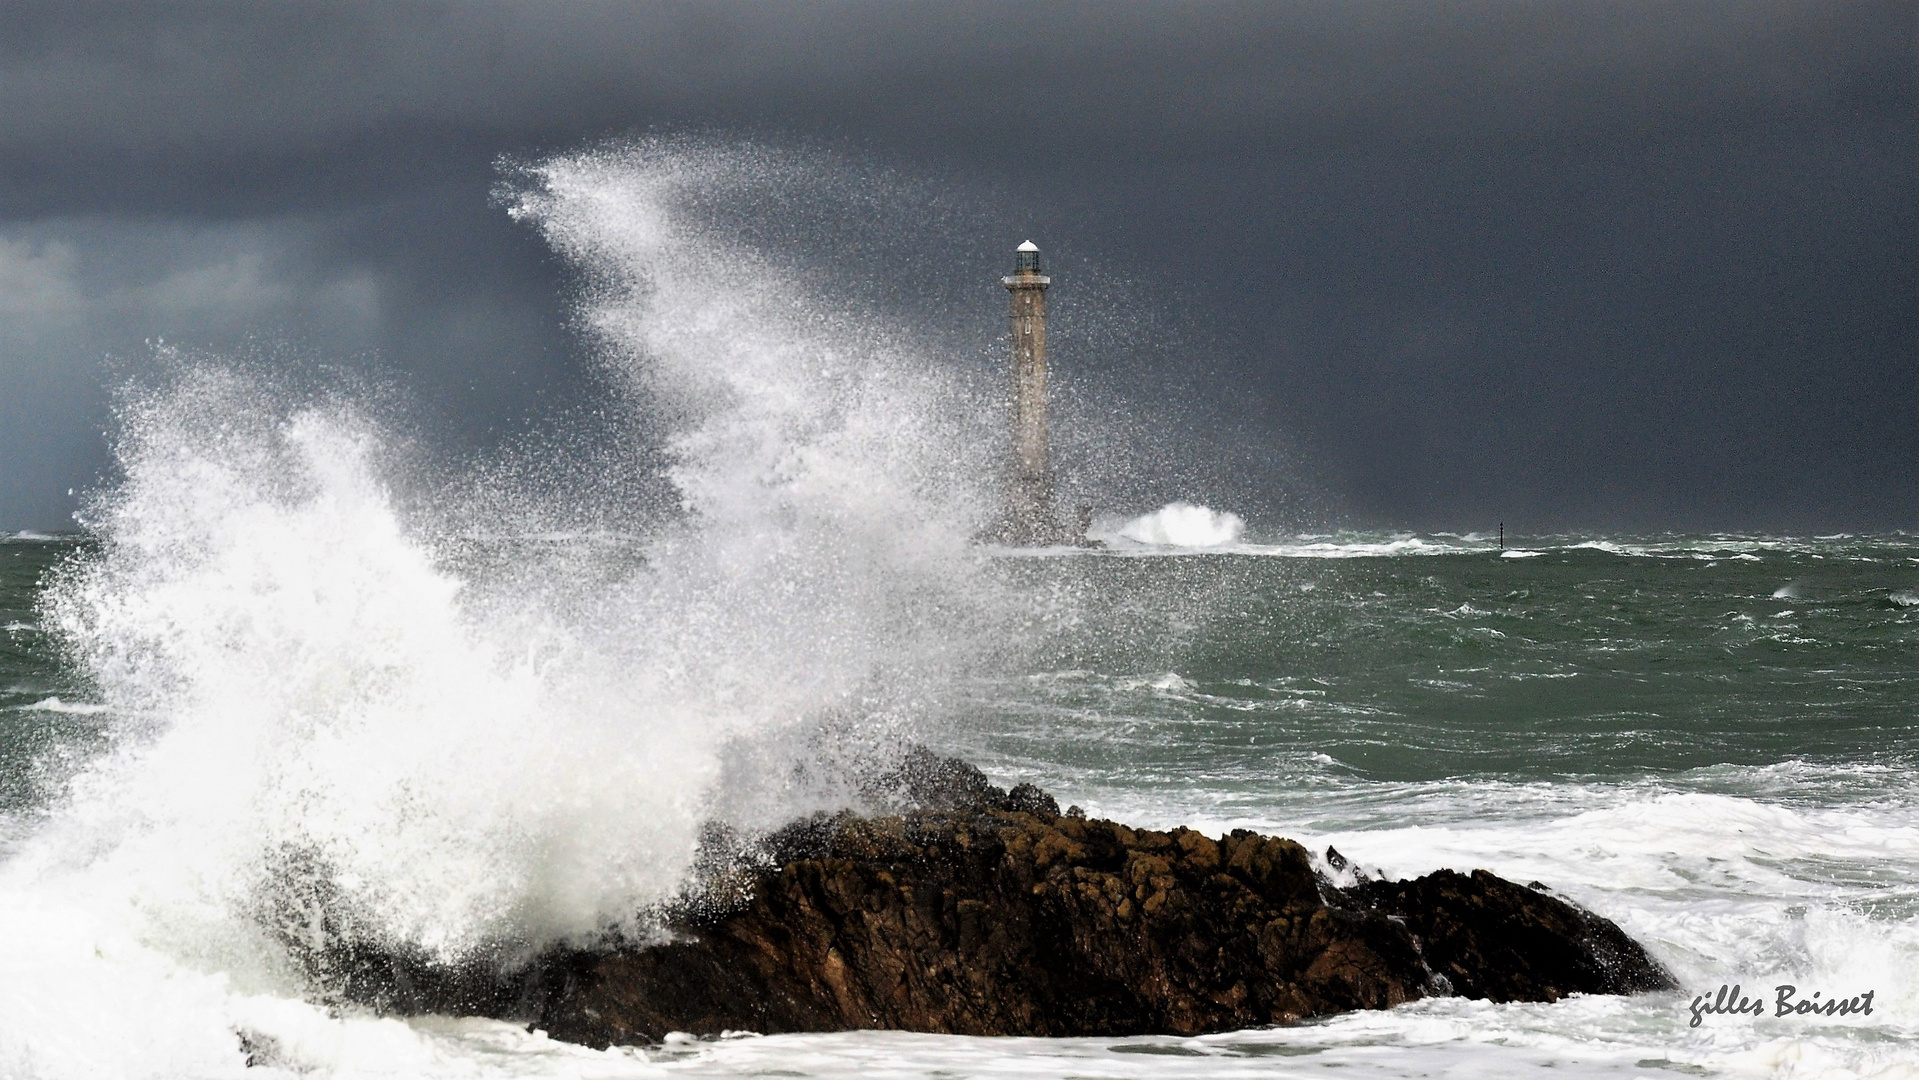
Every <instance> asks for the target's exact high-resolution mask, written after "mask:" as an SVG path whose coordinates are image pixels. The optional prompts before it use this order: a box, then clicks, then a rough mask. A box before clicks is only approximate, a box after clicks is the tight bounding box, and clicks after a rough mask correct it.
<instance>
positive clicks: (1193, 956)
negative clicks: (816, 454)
mask: <svg viewBox="0 0 1919 1080" xmlns="http://www.w3.org/2000/svg"><path fill="white" fill-rule="evenodd" d="M914 767H917V768H919V769H920V770H921V771H922V773H923V775H921V776H919V777H917V778H912V777H909V778H908V782H907V783H905V785H904V788H905V790H906V792H907V796H908V797H909V798H910V800H911V801H913V802H916V803H917V805H918V808H917V809H912V810H907V811H905V812H903V813H900V814H898V815H895V816H886V817H871V818H862V817H855V816H852V815H840V816H838V817H830V818H825V817H823V818H816V819H813V820H811V821H808V822H804V823H801V824H799V825H796V826H793V827H791V828H789V829H788V830H786V831H785V832H784V833H782V834H780V835H778V836H776V837H774V838H773V840H772V843H771V846H770V848H769V850H770V851H771V852H772V853H773V854H772V856H771V857H770V858H769V859H767V860H766V861H765V862H764V863H763V864H762V865H761V866H760V868H758V869H749V870H747V871H743V872H741V871H736V877H735V879H734V880H733V881H732V882H731V884H730V885H729V886H727V887H726V888H722V889H721V890H720V894H721V895H723V896H731V899H730V900H720V901H715V900H714V899H713V894H711V893H709V895H708V899H707V901H706V902H704V903H701V904H694V905H689V906H688V907H686V908H685V909H684V910H682V911H680V912H679V913H677V914H675V915H673V916H672V917H671V920H670V922H671V928H672V932H673V935H674V940H672V941H670V942H668V943H666V944H660V945H655V946H652V947H649V948H634V947H613V948H608V949H605V950H595V951H568V952H563V953H548V954H546V955H545V956H543V957H541V958H540V959H538V960H537V961H535V962H533V963H531V964H524V965H519V966H518V967H517V970H516V971H515V972H514V973H512V974H510V975H509V974H502V973H499V972H498V971H497V970H495V971H493V972H492V973H486V972H482V971H480V970H477V969H475V970H469V971H466V972H463V973H453V972H444V971H440V972H435V971H426V970H412V971H406V972H402V971H401V969H400V967H399V966H392V967H390V968H389V970H391V971H392V973H393V975H394V976H395V977H396V978H398V979H399V981H400V982H403V983H404V984H405V993H404V994H403V995H402V997H403V998H404V999H405V1000H404V1001H401V1000H390V1001H389V1004H392V1005H407V1004H410V1005H413V1006H415V1007H425V1008H435V1009H449V1008H451V1009H456V1010H458V1011H466V1012H480V1013H487V1014H490V1015H495V1016H502V1017H507V1018H511V1019H517V1020H521V1021H523V1022H527V1023H530V1024H533V1025H536V1026H538V1027H541V1028H544V1029H546V1030H547V1031H548V1032H550V1033H551V1034H552V1035H553V1036H555V1037H556V1038H561V1039H567V1040H572V1041H576V1042H584V1043H590V1044H595V1045H605V1044H608V1043H632V1042H645V1041H652V1040H656V1039H658V1038H660V1037H661V1036H664V1035H665V1034H666V1033H667V1032H669V1031H688V1032H693V1033H696V1034H718V1033H719V1032H722V1031H724V1030H728V1029H735V1030H752V1031H759V1032H766V1033H772V1032H788V1031H830V1030H840V1029H847V1028H898V1029H907V1030H913V1031H930V1032H953V1033H965V1034H980V1035H1054V1036H1061V1035H1125V1034H1140V1033H1152V1032H1161V1033H1179V1034H1194V1033H1200V1032H1208V1031H1222V1030H1230V1029H1236V1028H1243V1027H1252V1026H1259V1025H1265V1024H1272V1023H1285V1022H1289V1021H1292V1020H1296V1019H1300V1018H1303V1017H1309V1016H1317V1015H1322V1014H1326V1013H1334V1012H1342V1011H1345V1010H1350V1009H1378V1008H1386V1007H1390V1006H1393V1005H1397V1004H1400V1003H1402V1002H1406V1001H1411V1000H1414V999H1416V998H1420V997H1425V996H1429V995H1432V994H1436V993H1457V994H1462V995H1466V996H1471V997H1484V998H1490V999H1492V1000H1495V1001H1554V1000H1557V999H1558V998H1560V997H1563V996H1565V995H1567V994H1572V993H1604V994H1611V993H1628V992H1633V991H1641V990H1657V989H1666V988H1670V987H1671V986H1672V982H1671V979H1670V977H1669V976H1667V975H1666V973H1665V972H1663V971H1662V970H1661V969H1660V968H1659V967H1658V965H1656V964H1655V963H1654V962H1653V961H1652V960H1651V959H1650V958H1648V957H1647V955H1646V954H1645V952H1644V951H1643V950H1642V949H1641V948H1640V947H1639V946H1638V945H1637V944H1636V943H1634V942H1633V941H1632V940H1631V939H1630V938H1628V937H1627V936H1626V935H1625V934H1624V933H1622V932H1621V931H1620V930H1619V928H1618V927H1616V926H1614V925H1613V924H1612V923H1610V922H1608V921H1606V920H1605V919H1602V918H1600V917H1598V916H1595V915H1592V914H1590V913H1588V912H1585V911H1582V910H1580V909H1579V908H1577V907H1574V906H1572V905H1571V904H1568V903H1566V902H1564V901H1562V900H1559V899H1557V898H1555V897H1553V896H1551V895H1548V894H1547V893H1545V892H1544V891H1542V890H1541V889H1540V888H1529V887H1524V886H1519V885H1515V884H1513V883H1511V882H1508V881H1504V880H1502V879H1500V878H1497V877H1494V876H1493V875H1491V874H1488V873H1486V872H1485V871H1476V872H1474V873H1473V874H1471V875H1465V874H1459V873H1454V872H1451V871H1441V872H1439V873H1436V874H1429V875H1427V876H1425V877H1423V878H1419V879H1416V880H1412V881H1393V882H1388V881H1366V880H1361V881H1359V883H1358V884H1356V885H1354V886H1351V887H1348V888H1344V889H1341V888H1336V887H1334V886H1333V885H1332V884H1331V882H1330V881H1329V879H1328V878H1327V877H1326V876H1324V875H1322V874H1320V873H1316V872H1315V870H1314V868H1313V865H1312V861H1311V860H1310V859H1309V857H1308V855H1307V852H1306V850H1305V849H1304V848H1302V847H1301V846H1300V845H1299V844H1296V843H1294V842H1293V841H1291V840H1284V839H1280V838H1277V837H1270V836H1261V835H1257V834H1254V833H1250V832H1244V831H1236V832H1234V833H1232V834H1231V835H1228V836H1225V837H1219V838H1214V837H1208V836H1203V835H1201V834H1200V833H1197V832H1194V831H1192V830H1190V829H1174V830H1172V831H1171V832H1157V831H1152V830H1146V829H1132V828H1128V827H1127V826H1125V825H1121V824H1118V823H1115V822H1111V821H1100V820H1087V819H1085V818H1084V817H1081V816H1077V815H1076V814H1075V813H1074V812H1073V811H1069V812H1068V813H1066V814H1061V813H1060V812H1059V810H1058V807H1057V806H1056V805H1055V804H1054V802H1053V800H1052V799H1051V798H1050V797H1048V796H1046V795H1045V794H1044V793H1042V792H1039V791H1038V790H1037V789H1033V788H1031V787H1029V786H1024V785H1022V786H1021V787H1019V788H1015V789H1014V790H1013V791H1012V792H1002V791H1000V790H999V789H997V788H994V787H992V786H991V785H989V784H987V783H986V780H985V778H984V776H982V775H980V774H979V773H978V771H977V770H974V769H972V768H971V767H970V766H965V765H963V764H960V763H954V762H943V761H942V760H941V759H932V758H930V757H927V758H922V759H919V760H918V762H917V766H915V765H914V764H913V763H911V762H909V771H910V769H911V768H914ZM1329 858H1330V860H1331V861H1333V862H1334V864H1335V865H1338V864H1339V862H1340V860H1339V859H1338V855H1337V853H1334V852H1329ZM728 889H730V890H731V891H730V892H729V891H728ZM389 985H391V980H389Z"/></svg>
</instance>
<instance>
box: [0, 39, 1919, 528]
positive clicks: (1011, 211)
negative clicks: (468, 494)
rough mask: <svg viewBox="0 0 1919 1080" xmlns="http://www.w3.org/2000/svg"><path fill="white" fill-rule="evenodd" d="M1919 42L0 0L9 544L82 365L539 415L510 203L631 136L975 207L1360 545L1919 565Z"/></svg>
mask: <svg viewBox="0 0 1919 1080" xmlns="http://www.w3.org/2000/svg"><path fill="white" fill-rule="evenodd" d="M1916 13H1919V7H1916V6H1915V5H1913V4H1911V3H1887V4H1872V3H1862V4H1848V5H1833V4H1768V3H1735V4H1670V3H1643V4H1633V3H1607V4H1599V3H1589V4H1560V3H1532V4H1519V3H1457V4H1444V3H1440V4H1402V3H1396V4H1372V3H1312V4H1197V3H1194V4H1170V3H1169V4H1108V3H1100V4H1092V3H1087V4H1053V5H1037V6H1036V5H1030V4H1023V5H1012V4H964V3H941V4H901V3H841V4H770V5H769V4H737V5H735V4H719V3H697V4H594V3H573V4H479V3H469V4H415V5H406V4H378V5H374V4H366V5H326V4H283V5H274V4H245V5H241V4H234V5H218V4H205V5H166V4H150V5H137V6H136V5H126V6H107V5H76V4H48V5H32V4H18V3H10V4H6V5H4V7H0V103H4V108H0V466H3V468H0V529H4V528H23V527H36V528H47V527H52V526H57V525H60V524H61V523H62V522H63V521H64V520H65V519H66V516H67V515H68V514H69V513H70V512H71V509H72V504H71V502H70V501H69V500H68V498H67V496H66V491H67V489H68V488H70V487H78V486H84V485H85V484H87V483H89V482H91V481H92V479H93V478H94V477H95V476H97V475H98V474H99V472H100V470H101V469H102V467H103V462H104V455H103V448H102V444H101V440H100V431H101V428H102V425H103V423H104V422H105V417H104V411H103V410H104V401H105V397H104V394H103V392H102V387H103V386H104V385H105V383H106V381H107V380H108V379H109V378H110V377H111V373H110V371H109V370H108V368H107V366H105V365H103V364H102V362H101V359H100V358H101V357H102V356H104V355H106V354H114V355H117V356H122V357H133V356H137V355H138V354H139V352H140V350H141V348H142V345H141V343H142V342H143V341H145V340H147V339H150V338H154V337H156V336H163V337H166V338H168V339H173V340H181V341H185V342H188V343H196V344H206V345H210V346H214V347H220V348H229V347H232V345H233V343H234V342H235V341H237V340H240V339H242V338H244V337H245V336H246V335H248V334H254V335H260V334H265V335H268V336H273V337H278V338H283V339H286V340H288V341H292V342H294V343H296V344H297V346H298V347H300V348H303V349H307V350H310V351H312V352H315V353H320V354H328V355H355V356H358V355H362V354H377V355H378V356H379V357H380V358H381V361H380V362H381V363H383V364H385V365H387V366H389V367H390V368H392V369H393V370H396V371H398V372H400V373H401V374H402V375H403V376H404V379H405V381H406V382H407V383H408V384H409V385H410V386H412V387H413V388H414V390H415V392H416V393H417V394H418V395H419V396H420V398H421V399H422V400H423V401H424V402H426V403H427V405H428V408H429V411H431V412H433V413H434V418H433V423H434V424H436V425H437V428H436V430H439V431H441V432H443V433H445V434H446V435H447V437H448V438H449V439H451V440H453V441H455V442H458V441H461V440H466V441H469V442H477V443H484V442H485V440H486V439H488V438H492V437H495V436H496V435H497V434H498V433H500V432H507V431H511V430H513V429H514V428H515V427H516V425H522V424H525V423H526V422H527V418H528V417H529V416H534V415H537V414H538V411H539V409H541V408H542V407H544V406H543V405H542V402H546V401H550V400H551V399H553V398H555V397H556V396H561V397H563V396H564V395H565V393H567V392H568V388H569V387H577V385H578V383H579V381H580V378H581V370H582V361H581V359H580V357H579V356H578V355H577V344H576V343H575V342H573V341H572V340H571V339H570V338H569V337H568V335H567V334H566V332H565V329H564V325H563V324H564V319H565V311H566V306H565V302H566V297H565V295H564V284H565V278H564V274H563V271H562V270H561V268H559V267H558V266H556V265H555V263H554V261H553V260H552V259H551V258H550V257H549V256H548V255H547V254H546V253H545V252H544V251H542V250H541V249H540V248H539V245H538V244H537V242H536V241H535V240H534V239H533V238H532V237H531V236H530V235H528V234H527V233H526V231H525V230H523V229H519V228H517V227H515V226H513V225H512V224H511V223H510V222H507V221H506V220H505V219H504V215H502V214H501V213H500V211H499V210H498V208H497V207H495V206H492V205H490V204H489V202H488V198H487V193H488V190H489V188H490V186H491V185H492V184H493V183H494V181H495V179H496V173H495V171H494V162H495V160H496V159H497V158H498V157H499V155H501V154H519V155H526V154H531V153H537V152H539V151H541V150H545V149H563V148H570V147H573V146H577V145H579V144H580V143H581V142H582V141H583V140H588V139H593V138H598V137H602V136H606V135H613V134H619V133H622V132H630V131H636V130H649V129H681V130H684V129H694V130H701V131H709V132H720V133H724V132H728V131H734V130H739V131H750V132H753V133H755V134H757V135H759V136H760V137H763V138H771V139H775V140H779V139H788V138H791V139H800V140H806V141H811V142H814V143H818V144H824V145H828V146H833V147H838V148H842V149H843V150H844V151H845V152H847V153H849V154H852V155H855V156H857V157H859V158H860V159H861V160H864V161H867V162H871V163H874V166H875V167H891V168H893V169H895V170H897V171H898V172H899V173H900V174H901V175H903V176H906V177H909V178H911V179H912V180H913V182H915V183H918V184H921V185H931V186H935V187H937V186H942V185H943V186H946V187H950V188H951V189H952V190H953V191H955V192H958V193H961V194H962V195H963V196H964V199H965V200H966V201H967V204H968V205H969V206H973V207H975V208H977V210H976V212H974V213H973V214H972V216H971V217H967V218H965V220H968V221H973V222H976V223H977V225H978V227H979V230H980V235H979V237H978V238H977V240H976V241H969V242H968V243H969V244H971V245H972V246H970V247H968V246H966V245H961V248H959V249H956V250H967V251H977V252H980V253H992V252H996V251H997V250H998V246H1000V245H1002V244H1004V246H1007V247H1010V243H1006V241H1007V240H1008V238H1011V239H1012V240H1013V241H1017V239H1023V238H1024V237H1025V235H1027V234H1028V233H1032V234H1034V238H1035V239H1038V240H1040V242H1041V243H1042V244H1045V245H1047V246H1048V248H1049V251H1052V252H1055V253H1057V254H1056V256H1055V265H1056V266H1058V267H1059V268H1060V269H1061V273H1062V275H1066V274H1067V273H1068V272H1069V271H1072V270H1074V269H1075V268H1077V270H1078V271H1079V272H1080V273H1081V274H1082V282H1083V284H1084V285H1085V287H1086V288H1088V289H1089V290H1093V289H1094V288H1095V286H1094V285H1093V284H1092V283H1086V282H1085V281H1084V279H1085V277H1086V276H1088V275H1104V277H1105V278H1107V279H1111V280H1112V281H1115V282H1117V281H1121V280H1123V281H1124V282H1125V286H1124V288H1121V287H1120V286H1118V285H1113V286H1111V288H1110V289H1109V292H1110V293H1111V295H1114V296H1123V297H1125V298H1126V302H1127V303H1128V304H1129V305H1134V306H1137V305H1145V306H1148V307H1154V308H1155V309H1156V310H1158V309H1159V308H1160V307H1162V306H1163V311H1162V312H1161V313H1160V314H1157V315H1155V316H1154V317H1153V320H1151V321H1153V322H1154V323H1155V325H1159V326H1161V327H1162V330H1161V331H1159V332H1160V333H1162V334H1163V335H1174V336H1177V337H1178V338H1179V340H1181V341H1182V342H1185V343H1186V348H1185V349H1184V351H1183V352H1181V353H1180V355H1181V357H1182V361H1181V362H1182V363H1184V364H1186V365H1188V367H1190V369H1191V370H1182V371H1177V372H1174V371H1166V370H1156V369H1155V366H1154V365H1155V364H1156V363H1162V362H1164V360H1163V358H1164V357H1165V356H1168V355H1171V354H1169V353H1166V352H1165V351H1164V350H1155V349H1151V348H1145V347H1143V346H1142V348H1140V349H1139V350H1137V352H1138V355H1135V356H1118V355H1116V354H1117V353H1118V352H1123V351H1125V350H1124V345H1123V343H1120V344H1116V345H1111V346H1110V348H1109V350H1108V351H1109V352H1111V353H1114V354H1115V355H1110V356H1106V357H1104V358H1103V359H1104V360H1106V361H1109V362H1110V374H1111V377H1112V378H1115V379H1118V380H1120V381H1122V382H1125V381H1129V380H1130V382H1131V384H1132V388H1133V390H1134V391H1135V392H1136V394H1137V396H1139V397H1140V398H1142V399H1151V398H1153V397H1154V396H1155V394H1157V393H1160V390H1159V389H1157V388H1159V387H1161V386H1163V385H1177V386H1178V387H1179V388H1180V393H1181V394H1182V395H1185V396H1186V397H1188V398H1192V399H1196V400H1194V401H1192V402H1190V403H1189V404H1190V406H1191V407H1190V409H1189V411H1188V412H1187V413H1184V414H1182V415H1183V416H1186V417H1187V418H1188V422H1190V417H1192V416H1194V415H1204V416H1214V417H1215V418H1216V419H1217V420H1218V421H1219V422H1220V423H1224V424H1230V425H1233V430H1234V431H1235V432H1236V433H1237V434H1236V436H1235V437H1236V438H1240V439H1242V440H1243V439H1251V440H1253V441H1260V440H1270V441H1271V442H1272V443H1273V444H1274V445H1282V444H1283V445H1285V446H1288V447H1290V448H1292V449H1291V451H1289V452H1290V454H1291V457H1290V458H1289V460H1290V461H1292V462H1293V463H1294V465H1293V466H1289V468H1290V467H1297V468H1300V469H1303V470H1304V471H1305V472H1306V473H1308V474H1310V477H1311V479H1312V481H1313V482H1314V483H1316V484H1318V485H1319V486H1321V487H1322V488H1323V489H1324V490H1325V492H1326V493H1327V499H1326V500H1325V502H1324V504H1323V505H1324V506H1325V508H1326V510H1325V512H1326V513H1327V514H1329V515H1332V516H1336V517H1339V518H1341V519H1343V520H1345V521H1348V522H1351V523H1357V524H1377V525H1417V526H1428V527H1455V528H1469V527H1481V526H1487V525H1489V524H1490V523H1491V522H1492V521H1494V520H1497V519H1504V520H1505V521H1507V523H1508V525H1509V527H1553V526H1614V525H1618V526H1681V527H1726V528H1738V527H1780V528H1804V529H1839V528H1869V527H1908V528H1911V527H1919V484H1915V483H1914V482H1913V480H1912V478H1911V477H1912V475H1913V474H1914V473H1915V472H1919V468H1915V462H1916V461H1919V435H1916V434H1915V430H1919V424H1915V423H1914V420H1915V416H1914V411H1915V403H1916V402H1919V355H1916V354H1919V324H1916V321H1915V315H1914V312H1915V302H1916V301H1919V295H1915V294H1916V293H1919V267H1915V252H1916V251H1919V221H1916V220H1915V206H1916V205H1919V203H1916V202H1915V196H1916V195H1919V191H1916V190H1915V188H1916V187H1919V180H1916V179H1915V166H1916V165H1919V154H1916V151H1919V142H1916V140H1915V134H1916V132H1915V114H1914V113H1915V106H1914V102H1915V101H1919V94H1916V93H1915V91H1919V85H1915V83H1919V78H1916V76H1915V64H1914V60H1915V48H1916V47H1919V14H1916ZM991 258H992V256H991V255H990V254H982V255H981V260H982V263H983V265H982V266H981V267H980V268H977V269H978V270H979V271H980V272H982V273H983V274H985V275H988V276H989V278H990V275H991V274H993V273H996V272H998V271H999V269H1000V267H998V266H997V264H996V263H994V264H990V265H984V264H987V263H991ZM974 269H975V268H972V267H958V268H956V270H955V273H956V274H959V275H961V276H963V275H964V274H966V273H971V272H973V270H974ZM1099 287H1105V286H1099ZM995 302H996V300H995V298H994V297H993V296H992V295H991V292H990V291H988V292H987V293H986V294H985V297H984V300H983V303H984V304H986V305H991V304H993V303H995ZM1088 310H1092V309H1091V308H1088ZM994 314H996V311H992V310H989V311H988V312H987V314H986V316H983V317H982V318H981V320H980V321H979V322H978V323H976V324H966V325H968V326H972V325H977V326H978V327H981V328H984V329H983V330H982V332H986V333H990V332H991V328H992V327H993V326H994V325H995V324H994V322H993V321H992V318H991V316H992V315H994ZM959 321H960V322H961V323H965V320H963V319H962V320H959ZM1156 357H1159V358H1162V359H1155V358H1156ZM1072 360H1073V358H1071V357H1066V358H1063V362H1070V361H1072ZM1092 360H1093V357H1091V356H1090V355H1089V356H1085V357H1080V358H1079V359H1078V361H1077V362H1081V363H1091V362H1092Z"/></svg>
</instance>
